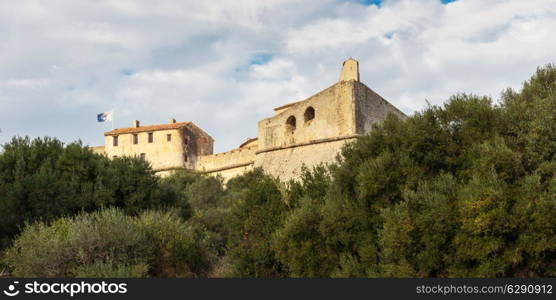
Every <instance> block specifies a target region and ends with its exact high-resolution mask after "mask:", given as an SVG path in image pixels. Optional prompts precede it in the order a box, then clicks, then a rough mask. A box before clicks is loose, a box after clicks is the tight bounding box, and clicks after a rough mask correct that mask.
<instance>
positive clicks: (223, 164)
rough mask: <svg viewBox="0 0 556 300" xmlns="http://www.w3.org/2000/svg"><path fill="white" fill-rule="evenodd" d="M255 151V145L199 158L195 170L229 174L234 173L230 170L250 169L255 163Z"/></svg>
mask: <svg viewBox="0 0 556 300" xmlns="http://www.w3.org/2000/svg"><path fill="white" fill-rule="evenodd" d="M256 150H257V147H256V145H255V146H251V147H243V148H238V149H234V150H232V151H228V152H223V153H217V154H212V155H205V156H199V157H198V158H197V165H196V167H195V169H196V170H197V171H201V172H206V173H208V174H212V173H220V174H231V173H234V172H235V171H232V169H244V168H246V167H248V166H251V167H252V165H253V163H254V161H255V151H256ZM224 177H225V176H224ZM225 178H226V177H225Z"/></svg>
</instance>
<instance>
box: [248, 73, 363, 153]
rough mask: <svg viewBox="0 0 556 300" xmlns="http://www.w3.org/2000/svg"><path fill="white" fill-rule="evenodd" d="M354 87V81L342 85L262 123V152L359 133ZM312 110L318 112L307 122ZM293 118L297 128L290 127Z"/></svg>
mask: <svg viewBox="0 0 556 300" xmlns="http://www.w3.org/2000/svg"><path fill="white" fill-rule="evenodd" d="M352 86H353V81H343V82H338V83H336V84H334V85H332V86H331V87H329V88H327V89H325V90H323V91H321V92H319V93H317V94H315V95H314V96H312V97H310V98H308V99H307V100H304V101H300V102H296V103H293V104H291V105H290V106H289V107H287V109H281V112H280V113H278V114H276V115H275V116H272V117H270V118H267V119H264V120H262V121H260V122H259V123H258V145H259V150H265V149H270V148H275V147H281V146H286V145H292V144H298V143H303V142H309V141H312V140H317V139H324V138H330V137H339V136H346V135H350V134H353V133H355V120H354V117H355V116H354V114H353V109H352V103H353V100H352V96H353V93H352V90H353V88H352ZM309 107H311V108H313V109H314V118H313V119H312V120H308V121H306V120H305V113H306V112H307V109H308V108H309ZM292 117H293V118H295V129H292V128H290V127H289V124H288V119H290V118H292Z"/></svg>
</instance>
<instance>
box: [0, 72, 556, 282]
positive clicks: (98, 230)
mask: <svg viewBox="0 0 556 300" xmlns="http://www.w3.org/2000/svg"><path fill="white" fill-rule="evenodd" d="M555 154H556V67H555V66H553V65H547V66H545V67H543V68H539V69H538V70H537V72H536V73H535V74H534V75H533V76H532V77H531V78H530V79H529V80H528V81H526V82H525V83H524V84H523V86H522V88H521V90H519V91H514V90H511V89H508V90H506V91H503V93H502V94H501V98H500V99H499V100H498V101H496V102H494V101H493V100H492V99H490V98H488V97H482V96H476V95H467V94H458V95H454V96H452V97H451V98H450V99H448V101H446V103H445V104H444V105H443V106H430V107H428V108H427V109H425V110H423V111H421V112H417V113H415V114H414V115H412V116H410V117H409V118H407V119H405V120H401V119H398V118H396V117H395V116H389V117H388V118H387V119H386V120H385V121H384V122H383V123H382V124H381V125H380V126H376V127H375V128H374V129H373V130H372V131H371V132H370V133H369V134H367V135H365V136H362V137H360V138H359V139H358V140H357V141H356V142H354V143H351V144H348V145H347V146H346V147H345V148H344V149H343V150H342V153H341V155H339V156H338V160H337V162H336V163H335V164H332V165H328V166H324V165H323V166H319V167H316V168H314V169H311V170H308V169H304V171H303V175H302V177H301V178H300V179H299V180H298V181H291V182H286V183H284V182H280V181H279V180H276V179H275V178H271V177H269V176H266V175H265V174H264V173H263V172H262V171H261V170H258V169H257V170H254V171H251V172H249V173H247V174H244V175H243V176H239V177H236V178H234V179H232V180H230V181H229V182H228V183H227V184H226V186H225V187H224V185H223V184H222V182H221V181H220V180H219V179H217V178H213V177H206V176H203V175H201V174H194V173H188V172H178V173H176V174H174V175H173V176H170V177H167V178H164V179H160V178H158V177H156V176H154V175H153V174H152V170H150V167H149V166H148V165H147V164H145V163H144V162H141V161H140V160H138V159H135V158H123V159H116V160H114V161H110V160H109V159H107V158H105V157H101V156H98V155H96V154H93V153H92V152H91V151H90V150H88V149H87V148H86V147H83V146H82V145H81V144H79V143H74V144H71V145H68V146H63V145H62V144H61V143H60V142H58V141H56V140H52V139H38V140H35V141H32V142H31V141H29V140H28V139H21V138H16V139H14V140H13V141H12V142H11V143H8V144H6V145H4V151H3V153H1V154H0V222H1V226H0V234H1V240H2V241H3V245H4V246H5V250H4V256H3V264H4V265H5V268H6V270H7V271H8V272H9V273H10V274H12V275H14V276H68V277H71V276H93V277H103V276H137V277H144V276H154V277H176V276H179V277H184V276H186V277H205V276H210V277H553V276H556V218H554V216H556V156H555ZM60 217H62V218H60ZM24 225H26V226H24ZM34 253H43V254H41V255H38V256H37V255H34Z"/></svg>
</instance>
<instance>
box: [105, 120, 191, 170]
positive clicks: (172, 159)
mask: <svg viewBox="0 0 556 300" xmlns="http://www.w3.org/2000/svg"><path fill="white" fill-rule="evenodd" d="M152 134H153V142H152V143H149V142H148V140H147V139H148V134H147V132H140V133H137V139H138V141H137V144H134V143H133V134H131V133H127V134H119V135H117V139H118V145H117V146H114V138H115V135H107V136H105V137H104V140H105V143H104V144H105V153H106V155H107V156H108V157H110V158H114V157H122V156H137V157H141V154H142V153H144V154H145V159H147V160H148V161H149V162H150V163H151V166H152V168H153V169H154V170H158V169H166V168H171V167H176V166H184V160H185V158H184V157H185V155H184V147H183V135H182V134H181V132H180V130H178V129H171V130H159V131H154V132H152ZM168 134H170V135H171V141H167V135H168Z"/></svg>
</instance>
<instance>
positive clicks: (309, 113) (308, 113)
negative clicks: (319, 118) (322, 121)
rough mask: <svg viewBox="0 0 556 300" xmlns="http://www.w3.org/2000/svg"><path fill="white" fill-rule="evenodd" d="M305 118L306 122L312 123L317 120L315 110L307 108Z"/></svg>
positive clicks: (310, 107)
mask: <svg viewBox="0 0 556 300" xmlns="http://www.w3.org/2000/svg"><path fill="white" fill-rule="evenodd" d="M303 116H304V117H305V122H307V121H311V120H312V119H314V118H315V109H314V108H313V107H312V106H309V107H307V109H306V110H305V114H303Z"/></svg>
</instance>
